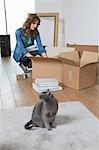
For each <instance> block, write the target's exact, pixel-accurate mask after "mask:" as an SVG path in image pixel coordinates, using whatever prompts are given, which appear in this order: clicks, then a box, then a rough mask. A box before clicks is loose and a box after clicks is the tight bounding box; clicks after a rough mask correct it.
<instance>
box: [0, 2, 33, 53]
mask: <svg viewBox="0 0 99 150" xmlns="http://www.w3.org/2000/svg"><path fill="white" fill-rule="evenodd" d="M4 1H5V4H6V14H7V29H8V34H10V37H11V49H12V50H13V49H14V47H15V42H16V41H15V30H16V29H17V28H20V27H21V26H22V25H23V22H24V21H25V18H26V17H27V14H28V13H34V12H35V0H0V20H1V21H0V34H6V25H5V12H4Z"/></svg>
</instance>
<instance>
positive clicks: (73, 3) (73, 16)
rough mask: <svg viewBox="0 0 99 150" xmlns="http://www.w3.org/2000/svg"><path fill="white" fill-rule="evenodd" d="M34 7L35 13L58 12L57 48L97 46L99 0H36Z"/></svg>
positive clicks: (98, 35) (98, 38) (98, 39)
mask: <svg viewBox="0 0 99 150" xmlns="http://www.w3.org/2000/svg"><path fill="white" fill-rule="evenodd" d="M35 7H36V8H35V10H36V12H59V38H58V43H59V44H58V46H64V45H66V44H67V43H77V44H99V0H53V1H51V0H36V1H35ZM46 30H48V28H46V29H45V28H44V32H46ZM47 39H48V37H47Z"/></svg>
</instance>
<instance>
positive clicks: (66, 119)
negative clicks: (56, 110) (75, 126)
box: [56, 115, 77, 125]
mask: <svg viewBox="0 0 99 150" xmlns="http://www.w3.org/2000/svg"><path fill="white" fill-rule="evenodd" d="M74 120H77V118H75V117H74V116H72V117H71V116H66V115H57V116H56V124H57V125H62V124H68V123H71V122H73V121H74Z"/></svg>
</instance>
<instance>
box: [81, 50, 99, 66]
mask: <svg viewBox="0 0 99 150" xmlns="http://www.w3.org/2000/svg"><path fill="white" fill-rule="evenodd" d="M98 57H99V53H97V52H89V51H83V54H82V57H81V60H80V68H81V67H83V66H85V65H87V64H90V63H96V62H97V61H98Z"/></svg>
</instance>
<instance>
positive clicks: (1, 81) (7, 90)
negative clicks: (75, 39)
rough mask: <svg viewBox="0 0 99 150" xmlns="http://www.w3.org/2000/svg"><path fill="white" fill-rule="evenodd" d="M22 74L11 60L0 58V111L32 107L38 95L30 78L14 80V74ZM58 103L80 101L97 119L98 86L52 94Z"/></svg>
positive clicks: (98, 107) (98, 104)
mask: <svg viewBox="0 0 99 150" xmlns="http://www.w3.org/2000/svg"><path fill="white" fill-rule="evenodd" d="M18 73H22V71H21V69H20V67H19V66H18V64H17V63H16V62H14V60H13V58H11V57H6V58H4V57H3V58H0V109H1V110H3V109H6V108H15V107H21V106H30V105H33V104H34V103H35V102H36V101H37V98H38V94H37V93H36V92H35V91H34V90H33V88H32V79H31V76H30V77H29V78H28V79H23V80H22V79H21V80H16V74H18ZM53 94H54V96H55V97H56V98H57V99H58V101H59V102H66V101H80V102H81V103H83V104H84V105H85V106H86V107H87V108H88V109H89V110H90V111H91V112H93V113H94V115H95V116H96V117H97V118H99V84H98V80H97V84H96V86H94V87H90V88H87V89H83V90H80V91H77V90H73V89H70V88H66V87H65V88H64V89H63V91H57V92H53Z"/></svg>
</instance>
